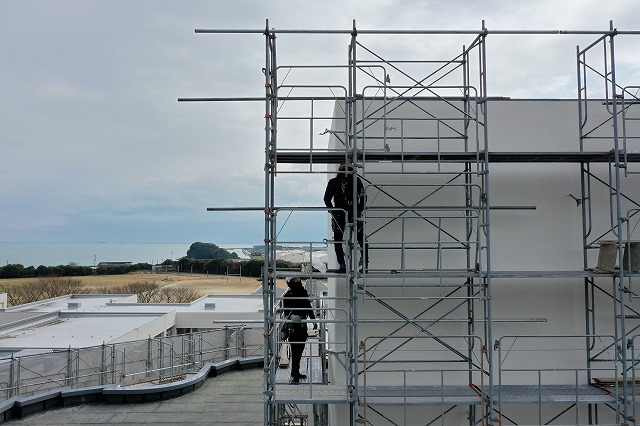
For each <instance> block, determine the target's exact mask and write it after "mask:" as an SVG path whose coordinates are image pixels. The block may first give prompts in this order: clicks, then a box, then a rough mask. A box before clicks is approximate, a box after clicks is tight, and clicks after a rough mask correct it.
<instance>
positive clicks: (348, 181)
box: [324, 173, 365, 219]
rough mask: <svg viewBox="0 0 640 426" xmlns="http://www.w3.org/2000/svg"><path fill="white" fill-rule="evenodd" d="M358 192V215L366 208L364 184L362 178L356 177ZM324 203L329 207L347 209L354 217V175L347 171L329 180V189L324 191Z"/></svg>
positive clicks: (350, 216) (349, 215)
mask: <svg viewBox="0 0 640 426" xmlns="http://www.w3.org/2000/svg"><path fill="white" fill-rule="evenodd" d="M356 179H357V180H356V186H357V188H356V193H357V195H358V198H357V202H358V206H357V209H356V213H357V215H358V217H360V214H361V213H362V210H364V204H365V196H364V186H363V185H362V181H361V180H360V178H359V177H358V178H356ZM324 204H325V206H327V207H328V208H334V207H335V208H338V209H344V210H346V211H347V214H348V217H349V219H353V177H352V176H351V175H348V174H345V173H338V175H337V176H336V177H334V178H332V179H330V180H329V182H328V183H327V189H326V190H325V191H324Z"/></svg>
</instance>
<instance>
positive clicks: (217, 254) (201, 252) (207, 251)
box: [187, 242, 239, 260]
mask: <svg viewBox="0 0 640 426" xmlns="http://www.w3.org/2000/svg"><path fill="white" fill-rule="evenodd" d="M187 258H189V259H207V260H209V259H239V257H238V255H237V254H236V253H230V252H228V251H226V250H225V249H223V248H220V247H218V246H217V245H215V244H213V243H201V242H197V243H193V244H191V246H190V247H189V250H187Z"/></svg>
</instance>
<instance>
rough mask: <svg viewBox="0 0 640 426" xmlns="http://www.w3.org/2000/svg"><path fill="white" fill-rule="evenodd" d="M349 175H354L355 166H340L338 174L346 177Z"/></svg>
mask: <svg viewBox="0 0 640 426" xmlns="http://www.w3.org/2000/svg"><path fill="white" fill-rule="evenodd" d="M349 173H353V166H351V165H350V164H340V167H338V174H339V175H345V176H346V175H347V174H349Z"/></svg>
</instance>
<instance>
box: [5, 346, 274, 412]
mask: <svg viewBox="0 0 640 426" xmlns="http://www.w3.org/2000/svg"><path fill="white" fill-rule="evenodd" d="M263 365H264V358H263V357H252V358H231V359H228V360H225V361H221V362H216V363H211V362H208V363H206V364H205V365H204V366H203V367H202V368H201V369H200V370H199V371H198V372H197V373H196V374H193V375H191V376H189V377H187V378H186V379H184V380H179V381H175V382H172V383H165V384H159V385H152V384H149V385H136V386H131V387H122V386H118V385H105V386H91V387H84V388H75V389H72V388H69V387H64V388H60V389H56V390H53V391H48V392H43V393H39V394H37V395H33V396H24V397H23V396H14V397H12V398H10V399H8V400H6V401H4V402H2V403H0V423H4V422H6V421H8V420H11V419H21V418H23V417H25V416H28V415H30V414H33V413H36V412H39V411H45V410H49V409H52V408H57V407H69V406H72V405H79V404H86V403H92V402H106V403H111V404H131V403H143V402H153V401H161V400H164V399H170V398H175V397H178V396H180V395H184V394H186V393H189V392H192V391H194V390H196V389H198V388H199V387H201V386H202V385H203V384H204V382H205V380H206V379H207V378H208V377H216V376H219V375H221V374H224V373H228V372H231V371H238V370H247V369H251V368H262V366H263Z"/></svg>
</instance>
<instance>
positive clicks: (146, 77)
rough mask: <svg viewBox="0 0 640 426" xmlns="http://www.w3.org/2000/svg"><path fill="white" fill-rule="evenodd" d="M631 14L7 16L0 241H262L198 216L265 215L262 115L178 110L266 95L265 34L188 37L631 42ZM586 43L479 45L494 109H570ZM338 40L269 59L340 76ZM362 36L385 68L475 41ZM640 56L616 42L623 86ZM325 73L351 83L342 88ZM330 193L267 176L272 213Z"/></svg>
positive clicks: (241, 108) (207, 9)
mask: <svg viewBox="0 0 640 426" xmlns="http://www.w3.org/2000/svg"><path fill="white" fill-rule="evenodd" d="M639 15H640V3H638V2H636V1H632V0H625V1H617V2H610V3H608V4H606V5H603V4H602V2H600V1H597V0H586V1H578V0H572V1H563V2H559V1H556V0H538V1H530V2H514V1H510V0H494V1H487V2H469V1H461V0H452V1H448V2H442V1H435V0H428V1H424V0H408V1H399V0H374V1H368V0H358V1H350V2H342V1H338V0H328V1H325V2H300V1H298V0H284V1H278V2H271V3H267V2H264V1H258V0H239V1H236V2H227V3H219V2H210V1H207V0H185V1H181V2H174V1H169V0H139V1H136V2H130V1H126V0H112V1H108V2H104V1H98V0H58V1H56V2H50V1H45V0H21V1H19V2H17V1H14V2H2V3H0V36H1V37H2V39H3V40H5V41H6V42H5V43H3V44H2V45H0V55H2V57H3V58H5V61H4V63H3V67H2V68H1V69H0V90H2V93H3V97H2V98H1V99H0V117H2V120H3V123H2V124H3V125H2V129H3V134H2V136H0V141H1V142H0V146H1V149H2V152H1V155H0V179H1V180H2V182H3V183H5V184H3V185H0V197H1V198H2V200H3V203H2V206H0V219H2V220H1V224H0V240H12V239H13V240H32V241H35V240H42V239H46V240H48V241H52V240H53V241H55V240H56V239H59V240H60V241H72V240H74V239H83V240H84V241H96V240H101V241H108V240H110V239H111V238H113V240H117V241H121V240H123V239H125V238H128V239H129V240H130V241H134V242H135V241H140V242H144V241H149V240H151V239H154V240H155V241H160V240H158V238H163V237H164V238H172V241H177V240H176V239H175V238H177V236H180V235H184V241H190V240H191V239H192V236H197V235H200V234H201V233H203V232H211V233H212V234H216V233H219V234H220V235H223V234H224V235H228V236H229V238H233V235H232V232H236V233H240V232H241V230H242V232H244V231H245V230H247V229H252V230H254V231H255V229H257V234H258V239H261V237H262V236H261V232H262V231H261V230H262V228H263V226H262V224H261V223H260V220H261V217H260V215H259V214H258V215H257V221H258V224H257V225H256V224H255V223H254V222H251V221H253V220H256V219H255V217H252V219H251V220H249V219H246V218H245V217H244V216H243V215H236V216H233V217H232V218H231V216H229V215H226V214H223V215H217V214H216V215H211V214H209V213H207V212H205V208H206V207H208V206H212V205H216V206H251V205H260V204H262V203H263V197H264V196H263V190H264V182H263V178H264V171H263V165H264V138H265V135H264V119H263V118H262V116H263V114H264V104H263V103H262V102H256V103H243V102H235V103H178V102H177V101H176V99H177V98H178V97H199V96H239V97H249V96H251V97H254V96H262V95H263V94H264V75H263V74H262V72H261V68H262V67H263V66H264V53H265V52H264V37H263V36H262V35H261V34H245V35H202V34H200V35H198V34H194V29H195V28H240V29H260V28H262V27H263V26H264V25H265V19H266V18H269V20H270V21H269V23H270V26H272V27H276V28H278V29H283V28H289V29H304V28H315V29H345V30H348V29H350V28H351V25H352V20H353V19H356V23H357V27H358V28H359V29H376V28H380V29H425V28H434V29H453V28H455V29H469V30H479V29H480V27H481V22H482V19H485V22H486V25H487V27H488V28H489V29H491V30H492V29H518V28H524V29H606V28H608V25H609V19H614V23H615V25H616V27H618V28H619V29H634V26H637V22H636V21H637V16H639ZM593 39H594V37H593V36H583V37H577V36H560V35H553V36H551V35H550V36H535V37H533V36H516V37H509V38H507V37H502V36H497V35H490V36H489V37H488V38H487V49H488V54H489V90H490V95H499V96H512V97H526V96H538V97H552V96H553V97H556V96H562V97H564V96H573V93H574V92H575V88H574V87H573V86H574V85H575V83H574V82H573V79H574V74H575V59H574V56H575V45H576V44H583V43H588V42H590V40H593ZM348 40H349V38H348V35H327V36H309V35H287V34H282V35H280V36H279V37H278V39H277V43H278V53H279V60H280V61H282V62H281V63H287V64H296V63H316V64H317V63H331V64H345V63H346V60H347V43H348ZM359 40H361V42H362V43H363V44H364V45H365V46H371V47H372V48H375V51H376V52H381V54H383V55H384V56H385V57H386V58H389V59H398V58H402V57H403V55H404V53H411V54H416V55H419V56H421V57H424V58H430V57H445V58H446V57H449V56H451V53H450V52H458V51H459V50H460V48H461V46H462V44H468V43H469V42H470V41H471V40H473V35H462V36H455V37H454V36H407V37H387V36H364V35H361V36H359ZM636 46H637V40H635V38H633V40H630V41H629V42H627V41H626V39H624V38H622V39H620V42H619V43H618V45H617V48H618V51H619V53H620V54H619V56H618V61H619V63H620V78H621V79H623V80H625V81H634V79H637V77H638V76H639V75H640V66H639V65H638V62H637V59H636V55H635V50H636ZM391 74H392V78H393V79H394V81H398V79H400V78H401V76H400V72H399V71H395V70H394V71H392V72H391ZM281 77H283V76H282V75H281ZM320 77H321V78H319V79H318V80H317V81H322V82H324V81H329V82H336V81H337V82H340V83H341V84H346V77H347V75H346V72H345V71H344V70H339V71H335V72H329V71H327V72H322V73H321V76H320ZM288 78H289V79H290V80H289V81H291V82H293V81H296V79H302V78H308V74H306V75H305V74H304V73H303V72H298V73H297V74H296V73H293V72H292V73H291V75H290V76H289V77H288ZM293 107H294V108H298V107H297V106H295V105H293ZM318 108H320V106H318ZM327 110H329V111H330V110H331V107H329V108H328V109H327ZM320 127H322V126H320ZM301 129H302V130H300V129H298V127H296V126H290V127H289V128H288V129H287V127H286V126H284V125H283V128H282V129H281V130H282V136H283V143H288V142H286V141H285V140H284V138H285V137H286V138H288V139H289V140H294V142H291V143H293V144H305V143H308V138H309V135H308V133H309V131H308V128H305V127H304V126H302V128H301ZM316 130H317V131H315V133H319V132H320V131H321V130H323V129H322V128H318V129H316ZM298 133H301V134H302V136H299V137H298V135H297V134H298ZM316 139H317V142H318V143H325V142H326V140H323V139H321V138H320V137H317V138H316ZM325 179H326V175H316V176H313V177H311V176H305V175H302V176H301V175H289V176H285V175H284V174H283V175H280V176H279V177H278V185H279V186H278V192H277V197H278V200H279V202H282V203H283V204H287V205H321V204H322V202H321V197H322V193H323V191H324V182H325ZM323 218H324V216H323ZM323 218H321V219H320V222H321V224H322V226H320V228H322V229H320V230H319V231H318V232H322V231H323V227H324V224H325V222H324V219H323ZM314 220H317V218H315V217H314V218H313V219H310V218H301V219H300V220H299V223H298V224H296V223H297V222H295V221H293V220H291V221H290V222H289V228H291V229H294V230H296V229H305V230H308V229H309V228H310V225H309V224H310V223H313V221H314ZM243 221H244V224H245V225H244V226H243V225H241V224H242V223H243ZM230 222H233V223H234V226H233V227H231V228H232V231H230V230H229V228H230V227H229V226H228V224H229V223H230ZM316 230H317V229H315V230H314V232H315V231H316ZM212 240H215V241H218V242H220V243H223V242H224V241H221V240H220V239H216V238H213V239H212ZM241 240H242V239H241ZM243 242H247V241H243Z"/></svg>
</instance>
